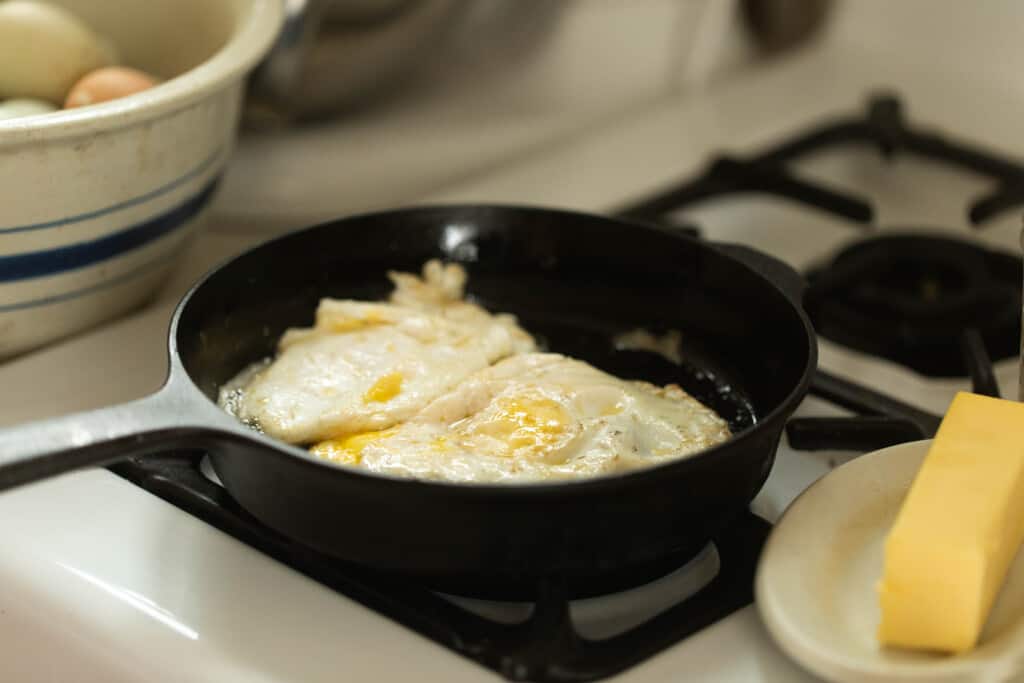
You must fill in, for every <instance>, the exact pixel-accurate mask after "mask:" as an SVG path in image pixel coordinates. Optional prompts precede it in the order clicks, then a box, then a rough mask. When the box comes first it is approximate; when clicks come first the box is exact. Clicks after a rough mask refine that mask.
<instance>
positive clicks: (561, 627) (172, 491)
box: [111, 453, 770, 683]
mask: <svg viewBox="0 0 1024 683" xmlns="http://www.w3.org/2000/svg"><path fill="white" fill-rule="evenodd" d="M202 457H203V454H202V453H192V454H180V455H167V456H148V457H146V458H140V459H135V460H131V461H128V462H125V463H121V464H119V465H116V466H114V467H113V468H111V469H112V470H113V471H114V472H115V473H116V474H118V475H120V476H122V477H124V478H125V479H127V480H129V481H131V482H132V483H134V484H137V485H138V486H141V487H142V488H144V489H146V490H147V491H149V492H151V493H153V494H155V495H157V496H158V497H160V498H162V499H164V500H166V501H168V502H170V503H171V504H173V505H175V506H177V507H179V508H181V509H183V510H185V511H186V512H189V513H191V514H193V515H195V516H196V517H198V518H199V519H202V520H203V521H205V522H207V523H208V524H210V525H212V526H214V527H216V528H218V529H220V530H221V531H224V532H225V533H227V534H229V535H231V536H234V537H235V538H237V539H238V540H240V541H242V542H244V543H246V544H248V545H250V546H252V547H254V548H257V549H258V550H260V551H261V552H263V553H265V554H267V555H269V556H270V557H273V558H275V559H276V560H278V561H280V562H283V563H284V564H286V565H288V566H289V567H291V568H293V569H295V570H296V571H298V572H301V573H302V574H305V575H306V576H308V577H310V578H312V579H314V580H316V581H318V582H320V583H321V584H323V585H324V586H327V587H329V588H331V589H333V590H335V591H337V592H339V593H341V594H343V595H345V596H347V597H349V598H352V599H353V600H356V601H358V602H360V603H362V604H363V605H365V606H366V607H369V608H370V609H372V610H375V611H376V612H379V613H381V614H384V615H386V616H388V617H389V618H391V619H393V620H395V621H396V622H398V623H400V624H402V625H403V626H405V627H407V628H409V629H412V630H413V631H416V632H417V633H419V634H421V635H423V636H425V637H427V638H430V639H431V640H434V641H435V642H437V643H438V644H440V645H443V646H444V647H446V648H448V649H450V650H452V651H453V652H456V653H458V654H460V655H462V656H464V657H467V658H469V659H471V660H473V661H476V662H477V663H479V664H481V665H483V666H485V667H487V668H488V669H491V670H493V671H495V672H496V673H499V674H501V675H502V676H505V677H506V678H508V679H510V680H529V681H551V682H559V683H563V682H568V681H577V682H578V681H593V680H598V679H601V678H606V677H608V676H613V675H615V674H617V673H619V672H621V671H623V670H625V669H627V668H629V667H631V666H634V665H636V664H638V663H640V662H642V661H644V660H645V659H647V658H649V657H651V656H653V655H655V654H657V653H658V652H660V651H662V650H664V649H665V648H667V647H669V646H671V645H673V644H675V643H677V642H679V641H680V640H682V639H684V638H687V637H688V636H690V635H692V634H694V633H696V632H698V631H700V630H702V629H704V628H706V627H708V626H710V625H711V624H714V623H715V622H717V621H719V620H720V619H723V618H725V617H727V616H728V615H730V614H732V613H733V612H735V611H736V610H738V609H740V608H742V607H744V606H746V605H749V604H750V603H751V602H752V601H753V577H754V571H755V568H756V566H757V559H758V557H759V556H760V554H761V547H762V546H763V544H764V541H765V539H766V538H767V536H768V531H769V529H770V525H769V524H768V523H767V522H766V521H764V520H763V519H761V518H760V517H757V516H756V515H754V514H753V513H749V512H748V513H745V514H743V515H742V516H741V517H739V518H738V519H736V520H734V521H733V523H732V524H730V525H729V526H728V527H727V528H726V529H725V530H723V531H722V532H721V533H719V534H718V535H717V536H716V537H715V538H714V539H713V542H714V544H715V548H716V549H717V551H718V555H719V561H720V565H721V566H720V569H719V572H718V574H717V575H716V576H715V578H714V579H712V580H711V582H710V583H708V584H707V585H706V586H704V587H703V588H702V589H701V590H700V591H698V592H697V593H696V594H694V595H692V596H691V597H689V598H687V599H686V600H684V601H683V602H680V603H679V604H677V605H674V606H669V607H668V609H666V610H665V611H663V612H661V613H660V614H658V615H657V616H655V617H653V618H652V619H650V620H649V621H647V622H645V623H643V624H641V625H639V626H637V627H636V628H633V629H629V630H627V631H625V632H624V633H621V634H620V635H616V636H613V637H611V638H607V639H603V640H590V639H587V638H584V637H582V636H580V635H579V634H578V633H577V632H576V629H575V628H574V626H573V623H572V620H571V619H570V616H569V591H568V587H567V586H566V585H565V583H564V582H563V581H559V580H557V579H551V580H547V581H545V582H543V583H542V584H540V585H539V586H538V593H537V594H538V596H539V598H538V599H537V601H536V602H535V605H534V609H533V611H532V613H531V615H530V617H529V618H528V619H527V620H526V621H524V622H522V623H519V624H503V623H498V622H495V621H491V620H489V619H486V618H483V617H480V616H477V615H476V614H473V613H472V612H469V611H467V610H465V609H463V608H461V607H459V606H457V605H455V604H453V603H451V602H449V601H448V600H446V599H444V598H442V597H440V596H439V595H437V594H436V593H434V592H433V591H431V590H430V589H429V588H427V587H425V586H423V585H421V584H419V583H416V582H412V581H409V580H406V579H402V578H396V577H389V576H385V575H382V574H381V573H380V572H377V571H374V570H370V569H365V568H362V567H358V566H355V565H350V564H346V563H344V562H339V561H338V560H336V559H334V558H331V557H329V556H326V555H323V554H320V553H318V552H316V551H314V550H312V549H310V548H307V547H305V546H303V545H301V544H298V543H296V542H295V541H292V540H290V539H288V538H286V537H284V536H282V535H281V534H278V533H277V532H275V531H273V530H271V529H268V528H267V527H266V526H264V525H263V524H261V523H260V522H259V521H258V520H256V519H255V518H254V517H253V516H252V515H250V514H249V513H248V512H246V511H245V510H244V509H243V508H242V507H241V506H239V505H238V504H237V503H236V502H235V501H234V500H233V499H232V498H231V497H230V496H229V495H228V493H227V491H226V490H225V489H224V488H223V487H221V486H219V485H218V484H216V483H214V482H213V481H211V480H210V479H208V478H207V477H206V476H205V475H203V473H202V472H201V470H200V461H201V459H202Z"/></svg>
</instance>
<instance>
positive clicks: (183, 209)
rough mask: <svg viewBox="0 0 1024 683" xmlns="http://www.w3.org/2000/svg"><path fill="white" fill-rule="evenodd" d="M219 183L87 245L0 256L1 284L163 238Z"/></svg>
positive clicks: (65, 268)
mask: <svg viewBox="0 0 1024 683" xmlns="http://www.w3.org/2000/svg"><path fill="white" fill-rule="evenodd" d="M219 180H220V179H219V178H214V180H213V181H211V182H210V183H209V184H208V185H206V187H204V188H203V189H202V190H201V191H200V192H199V194H197V195H194V196H193V197H191V198H190V199H188V200H186V201H185V202H184V203H183V204H179V205H178V206H176V207H174V208H172V209H170V210H169V211H166V212H165V213H162V214H160V215H158V216H156V217H154V218H150V219H149V220H147V221H145V222H142V223H137V224H135V225H132V226H129V227H128V228H125V229H124V230H121V231H119V232H115V233H111V234H108V235H104V236H103V237H99V238H97V239H94V240H90V241H88V242H78V243H76V244H69V245H66V246H62V247H56V248H54V249H45V250H43V251H30V252H26V253H23V254H13V255H11V256H0V282H14V281H16V280H27V279H29V278H35V277H45V276H48V275H56V274H57V273H63V272H66V271H69V270H75V269H78V268H84V267H85V266H89V265H92V264H94V263H99V262H100V261H106V260H107V259H110V258H113V257H115V256H119V255H121V254H123V253H125V252H127V251H131V250H132V249H138V248H139V247H142V246H144V245H146V244H148V243H150V242H152V241H154V240H156V239H158V238H160V237H163V236H164V235H166V234H167V233H169V232H171V231H172V230H174V229H175V228H177V227H178V226H180V225H181V224H182V223H184V222H185V221H187V220H189V219H190V218H192V217H193V216H195V215H196V214H197V213H199V211H200V210H201V209H202V208H203V207H204V206H206V204H207V203H208V202H209V201H210V198H211V197H212V196H213V193H214V191H215V190H216V189H217V183H218V182H219Z"/></svg>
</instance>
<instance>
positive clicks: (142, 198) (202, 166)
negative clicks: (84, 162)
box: [0, 147, 224, 235]
mask: <svg viewBox="0 0 1024 683" xmlns="http://www.w3.org/2000/svg"><path fill="white" fill-rule="evenodd" d="M223 151H224V148H223V147H218V148H217V149H216V150H214V152H213V154H211V155H210V156H208V157H207V158H205V159H203V160H202V161H201V162H199V165H198V166H196V167H195V168H193V169H192V170H191V171H188V172H187V173H185V174H184V175H181V176H179V177H177V178H175V179H174V180H172V181H171V182H169V183H167V184H166V185H161V186H160V187H158V188H156V189H155V190H150V191H149V192H147V193H146V194H142V195H139V196H138V197H133V198H131V199H126V200H125V201H123V202H118V203H117V204H111V205H110V206H107V207H104V208H102V209H96V210H95V211H88V212H86V213H80V214H78V215H75V216H66V217H64V218H58V219H56V220H52V221H45V222H43V223H31V224H29V225H18V226H14V227H9V228H0V235H4V234H7V233H13V232H29V231H32V230H43V229H45V228H57V227H60V226H62V225H71V224H72V223H81V222H83V221H88V220H92V219H93V218H99V217H100V216H106V215H107V214H111V213H115V212H117V211H122V210H123V209H128V208H131V207H133V206H138V205H139V204H142V203H144V202H148V201H149V200H150V199H155V198H157V197H159V196H161V195H165V194H167V193H168V192H172V191H173V190H175V189H177V188H178V187H181V186H182V185H183V184H185V183H187V182H188V181H190V180H192V179H193V178H196V177H198V176H201V175H202V174H203V173H205V172H206V171H208V170H209V169H210V168H211V167H212V166H213V165H214V163H215V162H216V161H217V160H218V159H220V156H221V152H223Z"/></svg>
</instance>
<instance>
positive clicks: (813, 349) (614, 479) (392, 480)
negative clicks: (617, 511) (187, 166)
mask: <svg viewBox="0 0 1024 683" xmlns="http://www.w3.org/2000/svg"><path fill="white" fill-rule="evenodd" d="M480 210H484V211H498V212H503V213H506V212H519V213H549V214H550V213H555V214H560V215H562V216H566V217H573V218H576V219H585V220H589V221H593V220H597V221H601V222H605V223H613V224H619V225H620V226H631V228H632V229H634V230H641V231H646V232H649V233H654V234H659V235H663V236H665V237H668V238H670V239H675V240H683V241H688V242H692V243H694V244H696V245H697V246H699V247H701V248H706V249H712V250H714V251H716V252H717V253H718V254H719V255H721V256H723V257H725V258H727V259H729V260H731V261H732V262H734V263H735V264H737V265H739V266H740V267H742V268H745V269H746V270H748V271H750V272H751V273H753V274H754V275H756V276H757V277H759V278H760V279H761V280H762V281H763V282H764V283H765V284H766V285H767V286H769V287H771V288H773V289H774V290H776V292H777V293H778V294H779V295H780V296H782V297H783V298H784V299H786V300H787V301H789V303H790V305H791V307H792V309H793V311H794V312H795V313H796V315H797V319H798V320H799V321H800V322H801V324H802V326H803V329H804V334H805V337H806V340H807V342H808V348H807V360H806V363H805V366H804V372H803V374H802V376H801V379H800V381H799V382H798V383H797V384H796V385H795V386H794V387H793V388H792V389H791V390H790V392H789V393H788V394H787V395H786V397H785V398H784V399H783V400H781V401H779V403H778V404H777V405H776V406H775V407H774V408H773V409H772V410H771V411H770V412H769V413H768V414H767V415H765V416H763V417H761V418H759V419H758V421H757V422H756V423H755V424H754V425H752V426H750V427H748V428H747V429H745V430H743V431H742V432H740V433H739V434H738V435H734V436H733V437H731V438H730V439H728V440H727V441H724V442H723V443H721V444H718V445H716V446H712V447H711V448H707V449H704V450H702V451H698V452H696V453H694V454H692V455H688V456H686V457H683V458H678V459H675V460H667V461H665V462H662V463H659V464H657V465H652V466H650V467H643V468H639V469H635V470H630V471H626V472H616V473H613V474H600V475H596V476H591V477H585V478H582V479H568V480H557V481H532V482H531V481H527V482H510V483H504V484H496V483H477V482H464V483H463V482H449V481H442V480H431V479H414V478H410V477H400V476H396V475H391V474H383V473H380V472H372V471H369V470H364V469H362V468H358V467H350V466H347V465H339V464H335V463H331V462H328V461H325V460H322V459H319V458H314V457H313V456H312V455H310V454H309V452H308V451H306V450H304V449H302V448H299V447H298V446H294V445H292V444H289V443H286V442H284V441H279V440H277V439H273V438H271V437H268V436H266V435H264V434H261V433H259V432H256V431H253V430H250V429H248V428H245V427H244V425H242V424H241V423H237V424H238V426H239V427H242V428H243V429H245V432H243V431H241V430H239V431H236V432H234V434H236V435H240V436H244V437H245V438H247V439H248V440H250V441H253V442H256V443H259V444H260V445H261V446H265V447H267V448H268V449H270V450H271V451H273V452H275V453H276V455H278V456H284V455H286V456H287V457H289V458H295V459H296V460H298V462H297V463H296V465H298V466H303V467H308V468H313V469H316V470H319V471H321V472H330V473H331V474H330V475H325V476H333V477H337V476H350V477H358V478H366V479H370V480H371V481H373V482H374V483H375V484H391V485H395V486H403V487H413V488H415V489H416V490H424V489H423V487H429V488H430V489H431V490H433V491H436V492H438V493H445V494H448V495H458V496H468V497H475V496H495V495H528V494H532V495H537V496H549V495H562V494H575V495H585V494H587V493H588V492H590V491H594V490H603V489H606V488H608V487H615V488H617V487H619V486H623V485H632V484H635V485H642V484H643V483H644V482H645V481H646V480H649V479H655V478H658V477H660V476H662V474H663V472H664V471H665V470H666V469H668V468H685V467H692V466H694V463H697V462H705V461H707V460H709V459H711V458H714V457H726V453H725V449H726V448H733V447H734V446H735V447H742V444H743V443H744V442H745V441H748V440H751V439H753V438H755V437H757V436H759V435H758V434H756V432H757V431H758V430H759V428H761V427H765V426H767V425H768V424H770V423H773V422H775V421H776V420H778V419H780V418H781V417H782V415H783V414H784V413H786V412H790V413H791V412H792V410H790V406H792V404H793V403H796V402H799V401H800V400H802V399H803V397H804V396H805V395H806V394H807V391H808V389H809V387H810V384H811V380H812V377H813V375H814V371H815V369H816V368H817V365H818V342H817V337H816V335H815V333H814V327H813V326H812V325H811V321H810V319H809V318H808V316H807V313H806V311H805V310H804V308H803V306H802V305H800V304H799V303H798V302H796V301H794V300H793V299H792V297H791V296H790V295H789V294H787V293H786V292H785V291H784V290H783V289H782V288H781V287H780V286H779V285H778V284H777V283H775V282H773V281H772V280H771V279H769V278H768V277H766V276H765V275H763V274H761V273H759V272H757V270H756V269H755V268H753V267H752V266H751V265H749V264H747V263H746V262H744V261H743V260H741V259H739V258H737V257H736V256H734V255H732V254H730V253H728V252H727V251H726V250H724V249H721V248H720V245H721V244H726V243H719V242H712V241H707V240H702V239H700V238H696V237H692V236H690V235H688V234H686V233H684V232H682V231H676V230H672V229H670V228H668V227H665V226H662V225H658V224H653V223H646V222H641V221H639V220H636V219H632V218H625V217H618V216H608V215H603V214H597V213H590V212H586V211H578V210H572V209H564V208H560V207H548V206H543V205H531V204H490V203H480V204H473V203H469V204H412V205H405V206H399V207H395V208H391V209H385V210H377V211H364V212H360V213H354V214H349V215H345V216H342V217H340V218H336V219H333V220H329V221H324V222H322V223H317V224H315V225H311V226H307V227H305V228H299V229H296V230H290V231H288V232H285V233H283V234H281V235H276V236H273V237H270V238H268V239H266V240H263V241H261V242H259V243H257V244H254V245H252V246H250V247H247V248H246V249H245V250H244V251H242V252H240V253H238V254H235V255H234V256H231V257H229V258H227V259H225V260H223V261H221V262H220V263H218V264H217V265H216V266H214V267H213V268H211V269H210V270H208V271H207V272H206V273H205V274H203V275H202V277H200V278H199V279H198V280H196V282H195V283H194V284H193V285H192V286H191V287H190V288H189V290H188V291H187V292H186V293H185V295H184V296H182V298H181V299H180V300H179V301H178V304H177V305H176V306H175V308H174V314H173V315H172V316H171V322H170V326H169V328H168V339H167V341H168V344H167V351H168V355H169V370H168V382H170V381H171V379H172V378H174V377H175V376H176V375H181V377H182V378H183V379H185V380H187V383H188V387H189V390H190V391H193V392H194V393H195V394H196V395H197V396H198V397H199V398H200V399H201V400H202V401H204V402H205V403H206V404H207V405H209V406H212V407H213V408H215V409H216V410H218V411H221V412H223V409H222V408H221V407H220V406H219V405H217V404H216V403H215V402H213V401H211V400H210V398H209V397H208V396H206V394H205V393H203V391H202V390H201V389H200V388H199V387H198V386H197V385H196V383H195V381H193V379H192V376H191V374H190V373H189V372H188V370H186V369H185V365H184V363H183V361H182V359H181V355H180V353H179V351H178V325H179V322H180V319H181V317H182V315H183V314H184V312H185V310H186V309H187V307H188V304H189V302H190V301H191V300H192V298H193V296H194V295H195V294H196V293H198V292H199V291H200V290H201V289H202V288H203V286H204V285H206V284H207V282H209V280H210V279H212V278H213V277H214V276H215V275H216V274H217V273H219V272H221V271H222V270H223V269H224V268H225V267H227V266H228V265H230V264H232V263H234V262H236V261H238V260H239V259H242V258H244V257H246V256H248V255H249V254H252V253H254V252H256V251H258V250H261V249H264V248H266V247H268V246H270V245H273V244H276V243H278V242H282V241H285V240H288V239H293V238H296V237H298V236H300V235H302V234H304V233H307V232H313V231H315V230H319V229H322V228H325V227H327V226H336V225H337V224H339V223H348V222H355V221H358V220H365V219H368V218H376V217H379V216H385V215H391V216H397V215H401V214H407V213H413V212H422V211H439V212H452V213H454V212H458V211H480ZM786 265H787V266H788V264H786ZM224 414H225V415H227V414H226V413H224ZM229 417H230V416H229ZM231 419H232V420H234V418H231ZM246 432H248V433H246ZM213 459H214V460H216V453H215V452H214V453H213ZM510 492H515V493H514V494H513V493H510Z"/></svg>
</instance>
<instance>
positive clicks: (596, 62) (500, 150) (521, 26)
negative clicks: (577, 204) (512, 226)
mask: <svg viewBox="0 0 1024 683" xmlns="http://www.w3.org/2000/svg"><path fill="white" fill-rule="evenodd" d="M287 7H288V12H289V22H288V24H287V26H286V29H285V31H284V32H283V34H282V37H281V39H280V40H279V41H278V45H277V47H276V48H275V50H274V52H273V53H272V55H271V57H270V59H269V60H268V62H267V63H266V64H264V66H263V68H262V69H261V70H260V71H259V72H258V73H257V75H256V76H255V78H254V80H253V83H252V88H251V94H250V101H249V106H248V110H247V114H246V131H247V132H246V135H245V138H244V140H243V143H242V144H241V146H240V149H239V153H238V154H237V155H236V158H235V160H234V163H233V167H232V173H231V174H229V176H228V179H227V182H226V183H225V187H224V191H223V192H222V194H221V197H220V199H219V207H218V208H219V213H220V216H221V217H222V219H223V220H222V221H221V226H222V229H230V230H264V229H267V227H268V226H269V225H273V226H276V227H284V226H297V225H301V224H305V223H309V222H311V221H317V220H322V219H326V218H329V217H333V216H335V215H337V214H339V213H347V212H352V211H361V210H366V209H374V208H379V207H383V206H388V205H394V204H400V203H408V202H410V201H414V200H415V199H416V198H417V197H419V196H424V195H429V194H435V193H437V192H438V191H440V190H443V188H445V187H447V186H451V185H455V184H457V183H459V182H460V181H462V180H464V179H466V178H469V177H473V176H474V175H477V174H480V173H482V172H485V171H487V170H488V169H491V168H495V167H497V166H498V165H503V164H509V163H513V162H515V161H517V160H519V159H522V158H526V157H528V156H529V155H530V154H531V153H533V152H535V151H537V150H541V149H545V148H546V147H548V146H550V145H552V144H555V143H556V142H557V143H558V144H563V143H565V142H566V141H568V140H571V139H572V138H573V137H574V136H582V135H586V134H587V133H588V132H592V131H594V130H597V129H599V128H600V127H602V126H604V125H607V124H608V123H610V122H613V121H614V120H616V119H626V118H628V117H629V115H630V113H631V112H640V111H645V110H648V109H650V108H651V107H652V106H655V105H656V104H657V103H658V102H659V101H661V100H668V99H678V98H680V97H692V98H699V97H701V93H702V92H703V91H705V90H707V89H709V88H715V89H721V88H725V87H729V84H730V82H734V81H744V80H747V81H749V80H751V79H754V80H756V79H758V78H759V77H760V75H761V74H764V73H767V72H770V71H771V70H772V69H773V68H775V65H777V64H779V63H785V62H786V60H793V59H800V58H801V56H804V57H806V56H807V55H808V54H809V53H810V54H814V53H815V50H816V49H817V50H819V51H820V52H822V59H826V58H828V57H827V54H834V53H835V51H836V50H843V52H844V54H845V55H848V57H847V59H851V60H856V59H857V55H858V54H861V53H863V54H865V55H870V56H871V58H872V59H873V60H878V59H880V58H881V59H885V58H886V57H888V58H891V59H893V60H898V61H900V62H901V63H903V64H904V65H905V64H906V63H907V62H913V61H916V62H919V63H920V65H921V66H922V68H926V69H927V71H928V72H929V73H931V74H942V73H949V74H950V75H951V76H956V75H960V76H962V75H964V73H965V72H966V73H968V74H969V77H970V78H971V79H990V80H992V81H994V82H995V83H996V84H997V86H998V85H999V84H1005V87H1019V82H1018V81H1019V73H1020V68H1021V66H1024V65H1022V64H1021V60H1020V58H1019V57H1018V52H1019V51H1018V50H1016V49H1015V47H1016V44H1017V42H1018V41H1017V36H1016V35H1015V27H1016V26H1019V25H1020V21H1021V20H1022V19H1024V4H1021V3H1018V2H1014V1H1013V0H988V1H986V2H983V3H964V2H957V1H956V0H904V1H902V2H899V3H892V2H885V1H883V0H858V1H856V2H854V1H852V0H642V1H639V2H637V1H635V0H562V1H559V2H521V1H517V0H287ZM826 45H827V46H829V47H828V52H827V53H826V52H825V51H824V50H823V49H822V46H826ZM885 78H886V74H885V72H884V71H880V72H879V74H878V79H879V81H880V82H884V81H885ZM811 87H813V84H811V83H808V88H811ZM680 134H681V135H685V134H686V131H685V130H680Z"/></svg>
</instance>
